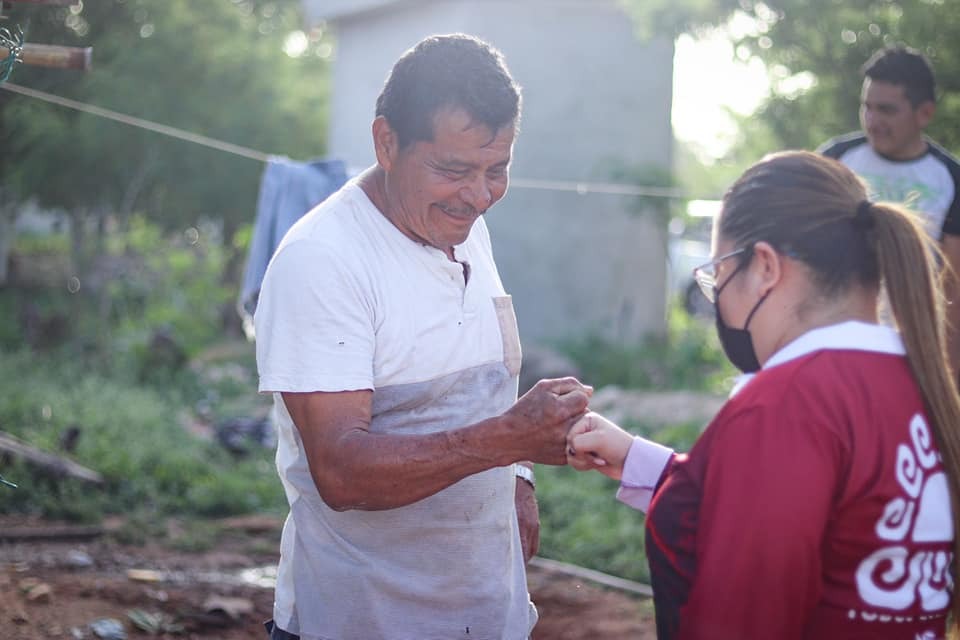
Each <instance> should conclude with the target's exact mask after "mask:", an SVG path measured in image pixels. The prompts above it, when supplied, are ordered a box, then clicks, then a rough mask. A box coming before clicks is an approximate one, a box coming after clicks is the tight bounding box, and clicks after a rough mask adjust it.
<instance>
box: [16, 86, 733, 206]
mask: <svg viewBox="0 0 960 640" xmlns="http://www.w3.org/2000/svg"><path fill="white" fill-rule="evenodd" d="M0 89H5V90H7V91H10V92H12V93H17V94H20V95H24V96H28V97H30V98H35V99H37V100H42V101H43V102H48V103H51V104H55V105H59V106H61V107H66V108H68V109H73V110H75V111H80V112H83V113H87V114H90V115H93V116H97V117H99V118H106V119H107V120H113V121H115V122H120V123H122V124H126V125H129V126H131V127H137V128H140V129H145V130H147V131H152V132H154V133H159V134H160V135H165V136H168V137H171V138H177V139H179V140H183V141H185V142H190V143H193V144H197V145H201V146H204V147H209V148H211V149H216V150H218V151H222V152H224V153H230V154H233V155H237V156H242V157H244V158H249V159H250V160H256V161H258V162H267V161H269V160H270V157H271V154H268V153H264V152H263V151H258V150H256V149H251V148H249V147H243V146H240V145H237V144H233V143H230V142H224V141H223V140H217V139H216V138H210V137H208V136H204V135H200V134H197V133H192V132H190V131H185V130H183V129H178V128H176V127H171V126H168V125H165V124H160V123H158V122H153V121H151V120H145V119H143V118H136V117H134V116H129V115H127V114H125V113H120V112H118V111H113V110H111V109H104V108H103V107H98V106H96V105H93V104H89V103H86V102H79V101H77V100H71V99H70V98H64V97H62V96H58V95H54V94H52V93H47V92H45V91H39V90H37V89H31V88H29V87H24V86H22V85H18V84H14V83H12V82H6V83H4V84H0ZM510 186H512V187H514V188H518V189H540V190H544V191H567V192H573V193H577V194H579V195H587V194H590V193H596V194H606V195H621V196H638V197H648V198H673V199H689V200H711V199H715V198H705V197H695V196H692V195H691V194H689V193H686V192H685V191H683V190H682V189H678V188H676V187H654V186H638V185H631V184H616V183H609V182H582V181H571V180H536V179H529V178H511V179H510Z"/></svg>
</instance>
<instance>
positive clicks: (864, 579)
mask: <svg viewBox="0 0 960 640" xmlns="http://www.w3.org/2000/svg"><path fill="white" fill-rule="evenodd" d="M910 440H911V444H910V445H907V444H905V443H901V444H900V446H899V447H897V481H898V482H899V483H900V487H901V488H902V489H903V491H904V492H905V493H906V494H907V497H906V498H904V497H897V498H894V499H892V500H890V502H888V503H887V505H886V507H884V509H883V515H882V516H881V517H880V519H879V520H878V521H877V526H876V532H877V536H879V537H880V539H881V540H886V541H889V542H890V543H891V544H890V546H887V547H884V548H881V549H877V550H876V551H874V552H873V553H872V554H871V555H870V556H869V557H867V558H866V559H865V560H863V562H861V563H860V566H859V567H858V568H857V591H859V593H860V597H861V598H863V600H864V602H866V603H868V604H871V605H873V606H876V607H884V608H887V609H893V610H895V611H903V610H904V609H907V608H909V607H910V606H912V605H913V604H915V603H916V602H917V600H919V602H920V607H921V609H922V610H923V611H941V610H943V609H946V607H947V606H948V605H949V604H950V591H951V589H952V588H953V578H952V577H951V575H950V562H951V560H952V559H953V553H948V552H946V551H942V550H940V551H933V550H914V551H913V553H912V555H911V552H910V551H908V549H907V547H906V546H903V545H902V544H896V543H898V542H899V543H903V542H906V541H907V540H908V539H909V540H910V541H912V542H914V543H942V542H949V541H952V540H953V519H952V518H951V517H950V495H949V492H948V491H947V477H946V475H945V474H944V472H943V471H942V470H938V471H936V472H934V473H931V470H932V469H933V468H934V467H935V466H937V463H938V462H939V459H940V456H939V454H938V453H937V450H936V448H935V446H934V444H933V439H932V438H931V437H930V429H929V428H928V427H927V423H926V421H925V420H924V419H923V416H921V415H920V414H917V415H915V416H914V417H913V418H912V419H911V420H910ZM911 445H912V446H911ZM908 536H909V538H908Z"/></svg>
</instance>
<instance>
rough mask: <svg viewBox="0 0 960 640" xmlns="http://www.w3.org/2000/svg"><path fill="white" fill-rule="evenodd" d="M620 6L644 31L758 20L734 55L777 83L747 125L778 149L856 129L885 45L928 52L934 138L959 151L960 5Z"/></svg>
mask: <svg viewBox="0 0 960 640" xmlns="http://www.w3.org/2000/svg"><path fill="white" fill-rule="evenodd" d="M623 1H624V3H625V4H626V6H627V7H628V8H629V10H630V11H631V12H632V13H633V15H634V17H635V18H636V21H637V24H638V25H641V27H640V28H641V33H644V32H656V31H657V30H660V31H663V30H670V31H671V32H673V33H674V34H678V33H681V32H684V31H691V32H696V31H697V30H698V29H702V28H705V27H708V26H716V25H719V24H722V23H724V22H725V21H726V20H728V19H729V18H730V17H732V16H733V15H734V14H735V13H736V12H742V13H744V14H746V15H748V16H750V17H751V18H753V20H754V24H755V29H754V30H753V31H752V32H746V33H743V34H740V35H738V36H737V37H735V41H736V46H737V55H738V56H739V57H741V58H744V59H746V58H749V57H750V56H757V57H759V58H760V59H761V60H763V62H764V63H765V64H766V65H767V68H768V69H769V70H770V74H771V79H772V81H773V82H772V90H771V95H770V98H769V100H768V101H767V102H766V104H765V105H764V106H763V107H762V108H761V109H760V111H759V112H758V113H757V114H755V116H753V117H752V118H750V119H744V121H743V122H742V125H743V127H744V137H745V139H749V138H750V134H751V131H755V130H756V129H754V128H755V127H759V128H760V129H761V130H763V131H764V132H765V133H766V132H769V133H770V134H772V139H771V140H772V142H773V144H774V145H776V148H813V147H816V146H817V145H819V144H820V143H822V142H824V141H825V140H826V139H827V138H829V137H832V136H835V135H838V134H840V133H844V132H847V131H850V130H853V129H856V128H858V126H859V125H858V122H857V113H858V105H859V94H860V85H861V75H860V67H861V66H862V65H863V63H864V62H865V61H866V59H867V58H868V57H869V56H870V54H872V53H873V52H874V51H875V50H877V49H879V48H880V47H882V46H884V45H887V44H895V43H900V42H903V43H906V44H908V45H910V46H912V47H915V48H917V49H920V50H922V51H923V52H924V53H926V54H927V55H928V56H929V57H930V59H931V61H932V62H933V65H934V68H935V69H936V72H937V78H938V81H939V93H940V94H941V99H940V102H939V106H938V114H937V117H936V118H935V120H934V123H933V125H932V126H931V127H930V129H929V132H930V134H931V135H932V136H933V137H934V138H936V139H937V140H938V141H940V142H941V143H942V144H944V145H945V146H946V147H947V148H948V149H955V150H958V149H960V117H958V116H960V96H958V95H957V89H958V85H960V51H958V50H957V48H956V46H955V43H956V42H957V40H958V38H960V11H958V10H960V2H958V1H957V0H897V1H894V0H842V1H841V0H816V1H815V2H808V1H806V0H770V1H769V2H766V3H762V2H756V1H754V0H715V1H710V0H623ZM731 90H734V88H731ZM772 150H774V149H773V148H771V149H764V150H754V149H751V152H760V151H772Z"/></svg>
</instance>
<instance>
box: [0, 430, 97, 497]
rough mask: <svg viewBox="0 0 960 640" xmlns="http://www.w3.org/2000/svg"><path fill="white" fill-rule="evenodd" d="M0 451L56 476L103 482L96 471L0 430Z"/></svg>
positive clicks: (94, 482)
mask: <svg viewBox="0 0 960 640" xmlns="http://www.w3.org/2000/svg"><path fill="white" fill-rule="evenodd" d="M0 453H9V454H11V455H13V456H16V457H18V458H20V459H21V460H24V461H26V462H28V463H30V464H32V465H34V466H37V467H40V468H41V469H43V470H44V471H48V472H50V473H51V474H53V475H55V476H57V477H63V476H69V477H71V478H76V479H77V480H83V481H85V482H92V483H93V484H103V476H101V475H100V474H99V473H97V472H96V471H94V470H92V469H88V468H87V467H84V466H83V465H80V464H77V463H76V462H74V461H73V460H68V459H67V458H63V457H60V456H57V455H54V454H52V453H47V452H46V451H41V450H40V449H37V448H36V447H31V446H30V445H28V444H27V443H26V442H23V441H22V440H18V439H17V438H14V437H13V436H11V435H10V434H8V433H4V432H2V431H0Z"/></svg>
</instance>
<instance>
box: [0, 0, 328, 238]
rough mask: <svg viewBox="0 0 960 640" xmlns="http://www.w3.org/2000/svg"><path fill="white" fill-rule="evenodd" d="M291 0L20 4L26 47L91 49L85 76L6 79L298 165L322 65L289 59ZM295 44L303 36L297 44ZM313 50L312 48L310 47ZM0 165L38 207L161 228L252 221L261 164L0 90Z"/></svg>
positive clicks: (54, 73) (18, 18) (317, 129)
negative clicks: (204, 220) (139, 217)
mask: <svg viewBox="0 0 960 640" xmlns="http://www.w3.org/2000/svg"><path fill="white" fill-rule="evenodd" d="M299 7H300V3H299V1H298V0H205V1H204V2H192V1H191V0H100V1H98V2H87V3H83V4H78V5H75V6H74V7H60V8H53V7H28V6H25V5H15V6H14V9H13V10H12V11H11V12H10V18H11V21H13V22H16V23H19V24H22V25H23V26H24V27H25V31H26V32H27V41H28V42H30V41H34V42H48V43H56V44H66V45H74V46H92V47H93V48H94V68H93V70H92V71H91V72H89V73H87V74H78V73H77V72H71V71H62V70H48V69H39V68H30V67H24V66H21V67H18V68H17V70H16V72H15V73H14V76H13V77H12V81H14V82H17V83H20V84H23V85H27V86H30V87H35V88H38V89H43V90H47V91H50V92H52V93H55V94H58V95H63V96H65V97H69V98H72V99H75V100H79V101H83V102H89V103H92V104H96V105H98V106H102V107H105V108H109V109H112V110H115V111H119V112H122V113H127V114H131V115H134V116H137V117H140V118H145V119H148V120H154V121H157V122H160V123H163V124H168V125H171V126H175V127H179V128H182V129H185V130H188V131H192V132H196V133H200V134H203V135H206V136H209V137H212V138H217V139H222V140H226V141H229V142H233V143H235V144H239V145H242V146H246V147H250V148H253V149H258V150H263V151H266V152H270V153H280V154H287V155H291V156H294V157H312V156H317V155H321V154H322V153H323V152H324V147H325V135H324V132H325V126H324V124H325V120H326V104H327V101H326V93H327V86H328V82H327V74H328V65H327V63H326V60H325V59H324V58H323V57H321V56H318V55H316V54H317V52H318V51H319V52H320V53H323V51H324V49H322V47H324V46H327V45H326V43H325V42H324V41H323V36H322V35H321V34H320V33H316V34H312V36H313V37H314V41H313V42H312V43H310V42H309V41H308V42H307V43H306V44H308V45H310V44H312V46H308V47H307V48H306V50H305V54H304V55H302V56H300V57H297V58H293V57H290V56H288V55H286V54H285V53H284V45H285V42H286V39H287V38H288V37H290V34H291V33H292V32H295V31H296V30H298V29H299V28H300V24H301V23H300V16H299ZM301 39H302V36H301ZM318 47H320V48H319V49H318ZM0 139H2V144H3V149H4V154H3V157H2V159H0V163H2V164H0V171H2V175H3V176H4V178H3V180H4V182H5V183H9V184H13V185H16V186H17V187H18V190H19V192H20V193H22V194H24V195H33V196H36V197H37V198H38V199H39V200H40V202H41V203H42V204H45V205H48V206H57V207H63V208H65V209H67V210H69V211H74V212H78V211H87V212H94V213H95V214H96V215H103V214H104V213H109V214H111V215H114V216H119V217H120V218H121V219H122V218H124V217H126V216H128V215H129V214H130V213H131V212H132V211H141V212H145V213H147V214H148V216H149V217H151V218H152V219H154V220H155V221H157V222H160V223H162V224H163V225H165V226H167V227H169V228H178V227H179V228H183V227H185V226H192V225H193V224H195V222H196V220H197V219H198V218H200V217H209V218H214V219H219V220H223V221H224V224H225V229H226V230H227V232H228V233H227V236H228V237H227V238H226V239H227V240H229V235H230V233H231V232H232V230H233V229H235V228H236V227H237V226H238V224H240V223H242V222H245V221H248V220H250V219H251V218H252V213H253V209H254V205H255V201H256V192H257V187H258V182H259V175H260V172H261V171H262V166H261V165H260V163H258V162H256V161H252V160H249V159H246V158H240V157H235V156H230V155H227V154H225V153H222V152H219V151H214V150H210V149H206V148H203V147H200V146H196V145H191V144H189V143H186V142H182V141H179V140H173V139H168V138H164V137H162V136H159V135H157V134H155V133H150V132H147V131H141V130H137V129H134V128H131V127H129V126H126V125H122V124H118V123H115V122H111V121H107V120H102V119H99V118H96V117H94V116H91V115H87V114H83V113H78V112H74V111H70V110H67V109H64V108H62V107H58V106H51V105H46V104H42V103H39V102H37V101H35V100H32V99H30V98H26V97H20V96H15V95H12V94H10V93H7V92H0Z"/></svg>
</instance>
